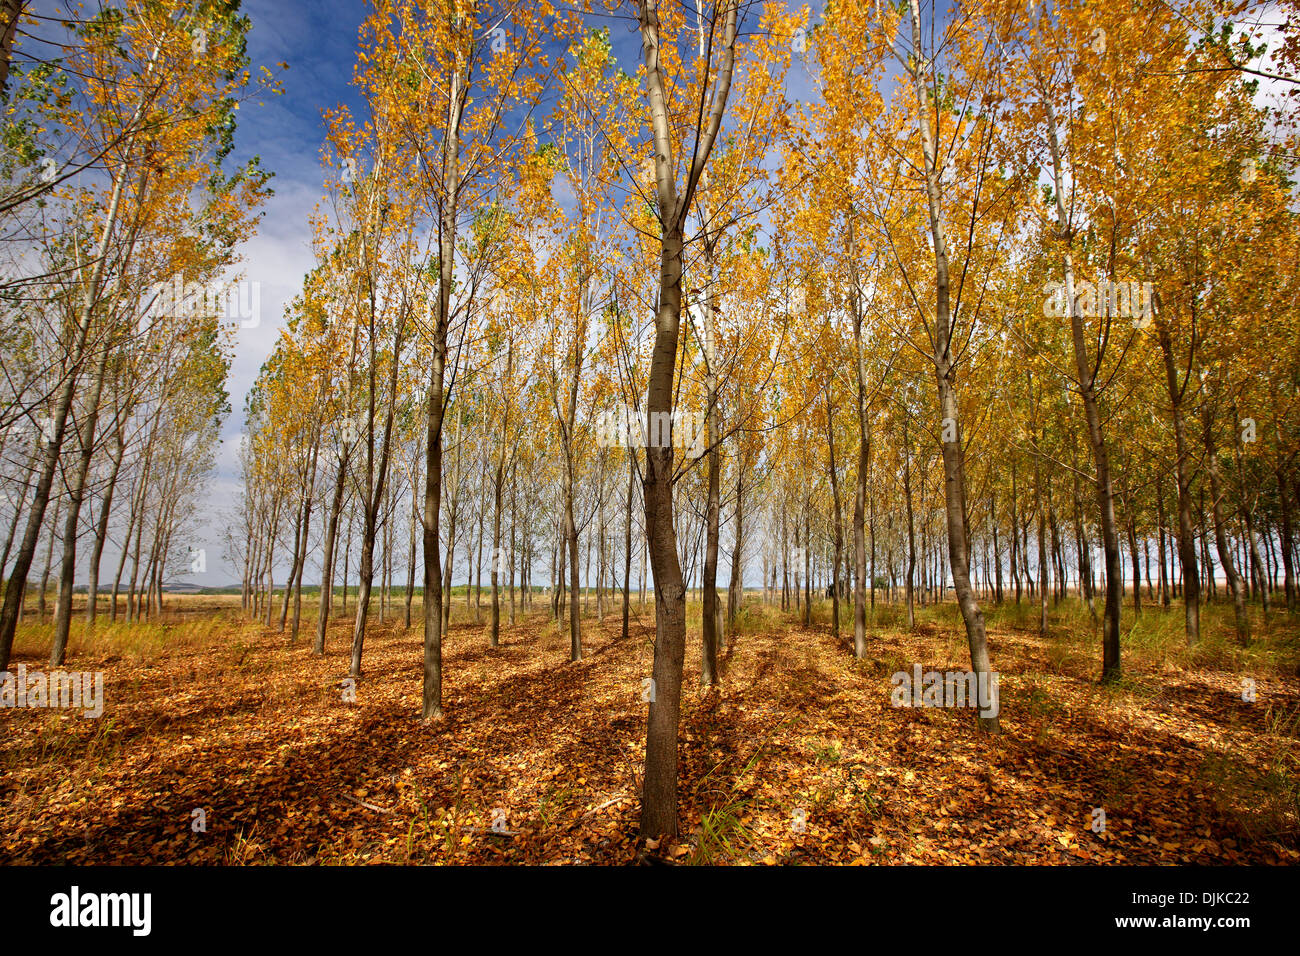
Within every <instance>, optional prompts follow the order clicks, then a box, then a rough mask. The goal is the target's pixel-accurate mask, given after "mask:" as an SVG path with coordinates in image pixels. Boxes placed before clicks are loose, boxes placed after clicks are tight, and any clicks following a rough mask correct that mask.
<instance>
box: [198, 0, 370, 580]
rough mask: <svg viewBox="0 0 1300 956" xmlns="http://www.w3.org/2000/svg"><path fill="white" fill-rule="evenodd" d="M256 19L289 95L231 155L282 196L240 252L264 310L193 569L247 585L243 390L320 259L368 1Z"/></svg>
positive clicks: (264, 56)
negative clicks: (235, 531) (240, 529)
mask: <svg viewBox="0 0 1300 956" xmlns="http://www.w3.org/2000/svg"><path fill="white" fill-rule="evenodd" d="M243 9H244V10H245V12H246V13H247V14H248V16H249V18H250V20H251V21H252V29H251V30H250V32H249V36H248V51H249V56H250V59H251V61H252V63H253V65H254V66H257V65H260V64H266V65H274V64H276V63H279V62H281V61H283V62H285V63H287V64H288V65H289V69H288V70H286V71H283V72H281V73H280V78H281V80H282V86H283V88H284V93H283V94H282V95H281V96H274V97H267V98H265V99H264V100H263V101H262V102H261V103H260V104H259V103H249V104H247V105H245V106H244V107H243V108H241V109H240V111H239V126H238V129H237V131H236V135H235V145H236V148H235V153H234V155H233V156H232V159H234V160H237V161H242V160H245V159H247V158H248V157H250V156H253V155H258V156H260V157H261V160H262V165H263V166H264V167H265V168H267V169H269V170H271V171H272V172H274V173H275V179H274V180H273V188H274V190H275V195H274V196H273V197H271V199H270V200H269V201H268V202H267V204H266V206H265V207H264V213H265V215H264V216H263V218H262V223H261V227H260V228H259V229H258V234H257V236H256V237H254V238H253V239H252V240H251V241H250V242H249V243H247V244H246V245H245V246H244V247H243V249H242V250H241V251H242V253H243V260H244V261H243V263H242V267H241V268H242V271H243V274H244V276H245V278H246V279H247V280H248V281H250V282H255V283H257V284H258V288H259V290H260V314H259V316H258V323H257V325H256V326H255V327H253V328H248V329H242V328H241V329H239V330H238V332H237V333H236V335H237V339H236V346H235V355H234V363H233V366H232V368H231V373H230V380H229V382H228V384H227V389H228V391H229V392H230V403H231V406H232V412H231V415H230V417H229V418H228V419H227V420H226V422H225V425H224V427H223V429H222V438H223V441H222V446H221V449H220V451H219V453H218V457H217V470H216V474H214V475H213V478H212V481H211V482H210V484H209V489H208V500H207V502H206V507H205V508H204V509H203V510H204V512H205V515H204V516H205V517H206V518H207V520H206V521H205V522H204V523H203V524H202V525H201V526H200V527H199V529H197V531H198V533H197V535H196V537H197V540H196V541H195V542H194V544H193V547H196V548H202V549H204V551H205V552H206V559H207V561H206V563H207V570H206V573H203V574H195V575H191V576H188V577H187V578H186V580H189V581H193V582H195V583H198V584H205V585H220V584H229V583H238V580H239V573H238V570H237V569H236V568H232V567H228V566H227V563H226V562H225V560H224V558H223V557H222V546H221V543H220V540H219V538H220V530H221V527H222V525H223V524H224V522H223V521H222V520H221V518H222V515H223V514H225V513H228V512H229V511H231V510H232V509H233V507H234V505H235V503H236V500H237V495H238V494H239V491H240V488H241V482H240V480H239V462H238V452H239V438H240V435H241V434H242V432H243V428H244V414H243V405H244V397H245V396H246V395H247V393H248V390H249V388H250V386H251V385H252V384H253V381H254V380H255V379H256V378H257V373H258V371H259V369H260V368H261V367H262V363H263V362H265V361H266V359H267V357H268V356H269V355H270V354H271V349H272V348H273V347H274V345H275V341H276V337H277V335H278V334H279V330H280V329H281V328H282V327H283V326H284V309H285V306H286V305H287V304H288V303H289V302H290V300H292V298H293V297H294V295H295V294H296V293H297V291H298V289H299V287H300V285H301V283H302V277H303V275H304V274H305V273H306V272H307V271H308V270H309V269H310V268H311V266H312V252H311V231H310V229H309V227H308V222H307V220H308V217H309V216H310V214H311V212H312V209H313V207H314V206H315V204H316V203H317V202H318V200H319V199H320V198H321V195H322V192H323V184H324V180H325V169H324V167H323V166H322V164H321V152H320V150H321V143H322V142H323V141H324V138H325V125H324V121H323V118H322V113H323V111H324V110H327V109H331V108H333V107H335V106H337V105H339V104H341V103H343V104H348V105H351V106H355V105H356V98H355V97H354V96H353V95H352V90H351V86H350V81H351V78H352V70H353V65H354V64H355V62H356V49H357V30H358V28H359V27H360V25H361V22H362V20H364V18H365V15H366V5H365V4H364V3H362V2H360V0H313V2H309V3H302V2H287V0H244V4H243Z"/></svg>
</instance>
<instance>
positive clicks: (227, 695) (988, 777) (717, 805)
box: [0, 602, 1300, 864]
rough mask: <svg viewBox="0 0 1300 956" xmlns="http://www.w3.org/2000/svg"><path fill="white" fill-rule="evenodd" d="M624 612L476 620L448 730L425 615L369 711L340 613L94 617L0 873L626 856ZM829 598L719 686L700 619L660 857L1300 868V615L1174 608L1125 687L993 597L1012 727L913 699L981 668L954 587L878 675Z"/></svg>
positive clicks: (14, 793)
mask: <svg viewBox="0 0 1300 956" xmlns="http://www.w3.org/2000/svg"><path fill="white" fill-rule="evenodd" d="M539 604H540V602H539ZM461 610H462V609H461V608H457V611H458V613H459V612H460V611H461ZM633 610H634V611H637V612H640V619H639V620H634V621H633V626H632V628H631V632H630V634H629V636H628V638H627V639H626V640H624V639H622V638H621V635H620V621H619V619H618V618H617V617H616V616H615V615H607V616H606V617H605V620H604V623H603V625H602V624H599V623H598V622H597V621H596V620H595V618H594V617H593V618H588V619H586V620H584V622H583V624H584V650H585V659H584V660H583V661H581V662H580V663H576V664H575V663H570V662H569V661H568V639H567V636H566V635H563V634H561V633H560V631H559V630H558V629H557V628H556V626H555V625H554V624H552V623H549V622H547V621H545V620H543V619H542V618H541V617H540V616H534V617H532V618H530V619H529V620H527V621H521V622H520V623H519V624H517V625H515V626H503V629H502V643H501V646H500V647H499V648H495V649H493V648H489V647H488V646H487V645H488V642H487V638H486V634H485V629H484V627H483V626H482V625H479V624H472V623H453V625H452V628H451V632H450V634H449V635H448V636H447V637H446V638H445V643H444V704H445V709H446V713H447V717H446V719H445V720H444V721H442V722H440V723H438V724H435V725H431V726H426V725H424V724H423V723H422V722H421V721H420V719H419V713H420V687H421V676H422V665H421V634H420V629H419V627H418V626H417V627H416V628H415V629H412V630H410V631H406V630H404V629H403V628H402V627H401V625H400V623H397V622H392V621H390V622H388V623H386V624H378V623H377V622H376V623H375V624H374V625H373V626H372V627H371V628H370V629H369V631H368V634H367V638H366V644H365V657H364V676H363V677H362V678H361V680H360V681H358V682H357V685H356V702H355V703H351V702H347V701H345V699H344V697H345V688H344V683H343V678H344V677H345V675H346V669H347V645H348V640H349V637H350V627H351V625H350V622H349V621H347V620H344V619H342V617H340V618H339V619H338V620H337V621H336V622H335V623H333V624H332V626H331V628H330V640H329V647H328V654H327V656H326V657H324V658H317V657H314V656H313V655H312V653H311V648H310V643H311V641H310V637H307V636H304V637H300V638H299V639H298V641H297V642H296V644H292V645H291V644H290V643H289V642H288V640H287V638H286V637H285V636H284V635H282V634H280V633H278V631H277V630H276V629H274V628H264V627H261V626H259V625H253V624H248V623H244V622H239V621H236V620H234V619H233V618H231V617H229V616H227V615H226V614H216V613H209V614H208V615H207V617H206V619H205V620H206V621H207V623H206V624H202V623H195V622H194V621H191V622H189V623H184V622H181V623H176V624H163V625H144V626H143V627H144V628H152V631H150V632H149V633H148V634H141V633H135V632H133V631H132V630H131V629H129V628H123V627H122V626H120V625H119V626H116V627H115V628H103V627H101V629H100V630H97V631H96V632H95V634H94V635H91V636H87V635H84V634H82V635H80V636H78V635H75V634H74V640H73V643H72V645H71V649H70V653H69V657H68V665H67V666H68V667H69V668H76V669H85V670H102V671H103V673H104V687H105V698H106V704H105V710H104V713H103V716H102V717H100V718H98V719H87V718H84V717H82V716H80V715H74V714H71V713H69V712H67V711H57V710H33V709H3V710H0V863H7V864H12V863H43V864H53V863H65V862H67V863H240V864H244V863H247V864H258V863H382V862H388V863H408V862H413V863H458V864H459V863H470V864H483V863H512V862H522V863H558V864H573V863H602V864H625V863H629V862H632V861H633V860H634V859H635V858H637V850H638V847H637V845H636V844H637V839H636V834H637V823H638V811H639V807H638V800H637V787H638V780H639V774H640V772H641V757H642V754H643V750H644V742H645V741H644V734H645V714H646V706H647V705H646V704H645V703H643V702H642V696H643V688H644V686H645V683H644V679H645V678H647V677H648V676H649V674H650V666H651V659H652V655H653V626H652V621H651V618H650V615H651V614H652V609H651V608H650V607H647V608H645V609H641V608H639V607H637V606H636V605H635V604H634V606H633ZM818 613H819V615H820V616H821V618H822V621H823V623H819V624H814V625H813V626H812V627H807V628H805V627H803V626H801V625H800V624H798V623H792V620H793V616H790V617H783V616H782V615H780V614H779V613H778V612H776V611H775V610H773V609H771V608H767V607H762V606H748V607H747V609H746V612H745V614H744V617H743V619H742V621H741V622H740V625H739V627H738V633H736V634H734V635H733V636H732V638H731V640H730V642H729V645H728V647H727V650H726V651H725V653H724V654H723V655H722V660H723V665H722V670H723V682H722V685H721V687H720V688H718V689H715V690H712V691H709V692H707V693H705V692H701V691H700V689H699V628H698V618H699V611H698V607H696V608H694V609H693V627H692V629H691V634H690V638H689V640H688V650H687V664H686V678H685V683H684V687H685V688H686V692H685V693H684V695H683V698H684V699H683V706H682V722H681V743H680V756H681V778H680V779H681V783H680V799H681V820H682V830H683V837H682V838H681V839H680V840H678V841H666V842H665V843H664V844H663V845H659V846H655V847H653V848H652V850H651V855H653V856H654V857H655V858H657V859H660V860H663V861H669V862H675V863H741V864H773V863H779V864H791V863H812V864H828V863H856V864H886V863H1037V864H1053V863H1074V864H1109V863H1197V864H1225V863H1226V864H1237V863H1271V864H1294V863H1296V862H1297V861H1300V840H1298V834H1300V827H1298V825H1297V822H1298V821H1297V809H1298V806H1300V789H1298V787H1300V783H1298V774H1300V770H1298V768H1300V742H1298V740H1297V735H1298V734H1300V692H1298V691H1300V688H1298V686H1297V679H1296V676H1295V660H1296V651H1297V637H1296V629H1295V627H1294V625H1286V626H1285V627H1282V626H1276V627H1275V628H1274V629H1273V630H1272V631H1270V632H1268V636H1267V637H1265V638H1262V639H1260V640H1259V641H1257V643H1256V645H1254V647H1253V649H1240V648H1236V647H1235V646H1234V645H1232V643H1231V642H1227V641H1225V640H1222V639H1213V638H1212V639H1209V640H1207V641H1206V648H1205V649H1204V650H1198V651H1197V652H1196V653H1195V654H1189V653H1186V652H1185V649H1179V648H1178V646H1177V645H1178V641H1179V640H1181V634H1180V628H1181V613H1180V611H1178V610H1177V609H1174V610H1173V611H1161V610H1158V609H1154V610H1149V611H1146V612H1144V616H1143V620H1148V619H1149V620H1150V621H1151V622H1153V623H1152V624H1151V625H1150V627H1149V628H1148V630H1146V631H1139V629H1132V634H1131V635H1128V636H1132V641H1131V642H1130V643H1131V645H1132V646H1131V647H1130V646H1126V648H1125V657H1124V667H1125V676H1124V679H1123V680H1122V681H1121V682H1120V683H1119V684H1117V685H1110V686H1102V685H1100V684H1098V683H1097V680H1096V678H1097V674H1098V671H1099V660H1100V647H1099V644H1098V639H1097V638H1096V637H1095V632H1093V630H1092V629H1091V628H1089V627H1078V626H1076V625H1077V624H1078V622H1079V621H1080V620H1081V619H1082V612H1081V611H1080V610H1079V609H1078V608H1074V609H1073V610H1069V609H1068V608H1067V607H1065V606H1063V608H1062V613H1061V615H1060V621H1059V623H1054V631H1055V633H1053V634H1051V635H1049V636H1048V637H1046V638H1043V637H1040V636H1039V635H1038V633H1037V630H1036V627H1035V626H1034V618H1033V617H1032V616H1031V613H1030V609H1029V608H1028V607H1027V606H1026V607H1023V608H1022V609H1021V610H1019V611H1016V610H1014V608H1013V609H1011V610H994V611H993V612H992V613H991V614H990V648H991V654H992V658H993V664H994V668H995V669H996V670H997V671H998V672H999V674H1000V688H999V689H1000V695H1001V701H1000V704H1001V726H1002V733H1001V734H1000V735H997V736H990V735H986V734H983V733H981V732H980V731H979V730H978V729H977V727H976V722H975V719H974V713H973V712H972V711H968V710H945V709H939V708H896V707H894V706H892V704H891V695H890V691H891V689H892V687H891V682H890V675H891V674H893V673H894V672H896V671H910V670H911V668H912V666H913V665H914V664H920V665H921V666H922V667H923V668H925V669H936V670H943V671H947V670H960V669H963V668H964V666H965V664H964V661H966V660H968V658H967V655H966V643H965V635H964V632H963V631H962V628H961V626H960V619H959V618H958V617H957V614H956V609H955V607H954V606H953V605H951V604H948V605H940V606H939V607H931V608H924V609H922V611H921V613H920V616H919V619H918V624H917V627H916V629H915V630H914V631H910V632H909V631H908V630H907V629H906V628H904V627H901V626H899V611H898V609H897V608H884V607H882V608H881V609H880V613H879V615H878V619H879V620H878V623H877V625H876V626H874V627H873V629H872V631H871V635H870V655H869V656H868V658H866V659H864V660H862V661H855V660H854V658H853V656H852V654H851V651H850V646H849V645H850V642H851V635H852V630H851V626H849V627H847V628H845V631H844V637H843V639H842V640H841V641H840V643H839V644H837V643H835V642H834V641H833V639H832V637H831V635H830V628H829V624H828V623H825V621H827V620H828V619H829V611H828V610H826V609H824V608H819V609H818ZM1273 617H1274V618H1277V617H1278V615H1277V614H1274V615H1273ZM1281 617H1285V613H1283V614H1282V615H1281ZM881 621H883V623H881ZM1054 621H1055V618H1054ZM1131 623H1132V622H1127V623H1126V628H1129V627H1130V626H1131ZM313 631H314V623H313V624H311V625H308V626H305V627H304V631H303V633H304V635H308V634H310V633H311V632H313ZM47 632H48V627H47V626H42V625H29V626H25V629H24V630H23V631H22V632H20V638H21V639H20V642H19V644H18V646H17V648H16V653H15V657H14V660H13V663H12V664H11V665H10V667H11V669H16V667H17V665H18V664H20V663H21V664H26V665H27V668H28V671H29V672H30V671H34V670H43V671H44V670H47V669H48V668H47V665H46V661H45V655H46V653H47V648H48V646H49V645H48V642H47V640H46V635H47ZM1243 675H1248V676H1250V677H1251V678H1252V679H1253V680H1254V681H1255V690H1256V701H1255V702H1253V703H1251V702H1247V701H1244V700H1243V699H1242V696H1243V695H1242V687H1243ZM1096 808H1100V809H1102V810H1104V812H1105V826H1104V828H1103V829H1101V832H1095V830H1094V827H1095V826H1096V824H1097V822H1098V821H1099V819H1100V818H1099V816H1098V814H1096V813H1095V812H1094V811H1095V809H1096ZM196 810H202V811H203V812H202V822H203V824H204V826H203V828H202V832H196V830H199V827H198V821H199V815H198V814H196V813H195V811H196ZM494 825H495V826H494ZM496 831H504V832H496Z"/></svg>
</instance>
